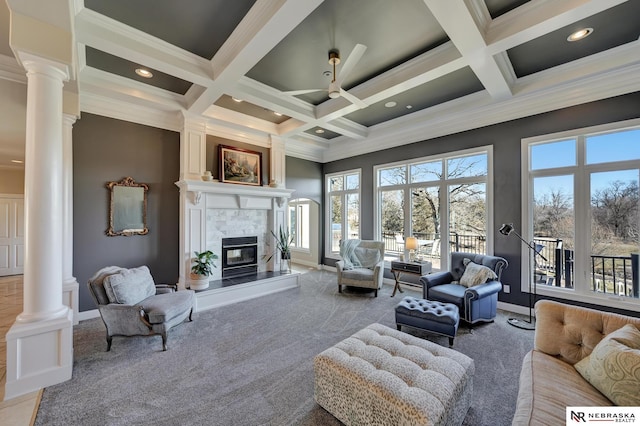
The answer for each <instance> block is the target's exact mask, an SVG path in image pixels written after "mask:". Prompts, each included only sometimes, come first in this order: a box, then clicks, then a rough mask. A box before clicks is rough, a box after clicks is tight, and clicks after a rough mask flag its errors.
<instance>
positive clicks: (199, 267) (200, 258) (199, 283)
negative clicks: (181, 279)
mask: <svg viewBox="0 0 640 426" xmlns="http://www.w3.org/2000/svg"><path fill="white" fill-rule="evenodd" d="M195 254H196V257H194V258H193V259H192V262H193V263H192V265H191V274H190V278H191V280H190V288H191V289H192V290H204V289H205V288H207V287H209V276H210V275H211V273H212V272H213V270H212V269H211V268H212V267H213V268H215V267H216V265H215V264H214V263H213V261H214V260H216V259H217V258H218V255H216V254H214V253H213V252H212V251H211V250H207V251H203V252H201V253H198V252H197V251H196V252H195Z"/></svg>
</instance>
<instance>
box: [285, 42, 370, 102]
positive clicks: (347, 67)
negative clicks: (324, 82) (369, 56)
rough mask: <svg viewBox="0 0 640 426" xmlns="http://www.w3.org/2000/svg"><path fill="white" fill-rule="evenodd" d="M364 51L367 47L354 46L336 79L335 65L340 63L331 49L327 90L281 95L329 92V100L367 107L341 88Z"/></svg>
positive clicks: (336, 53) (334, 51)
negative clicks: (330, 70) (331, 67)
mask: <svg viewBox="0 0 640 426" xmlns="http://www.w3.org/2000/svg"><path fill="white" fill-rule="evenodd" d="M366 50H367V46H365V45H364V44H356V47H354V48H353V50H352V51H351V54H350V55H349V56H348V57H347V59H346V60H345V61H344V64H343V65H342V67H341V68H340V73H339V74H338V75H337V77H336V65H338V64H339V63H340V51H339V50H338V49H331V50H330V51H329V63H330V64H331V65H333V74H332V79H331V83H329V88H328V89H304V90H292V91H287V92H283V93H286V94H288V95H304V94H306V93H313V92H329V97H330V98H331V99H335V98H338V97H340V96H342V97H343V98H345V99H346V100H348V101H349V102H351V103H352V104H355V105H358V106H359V107H360V108H366V107H368V106H369V105H367V103H365V102H364V101H362V100H361V99H358V98H357V97H355V96H353V95H352V94H351V93H349V92H347V91H346V90H344V89H343V88H342V81H344V80H345V79H346V78H347V76H348V75H349V73H350V72H351V71H353V69H354V68H355V66H356V64H357V63H358V61H360V59H361V58H362V55H364V52H365V51H366Z"/></svg>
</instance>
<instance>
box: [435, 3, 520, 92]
mask: <svg viewBox="0 0 640 426" xmlns="http://www.w3.org/2000/svg"><path fill="white" fill-rule="evenodd" d="M424 3H425V4H426V5H427V7H428V8H429V10H431V13H432V14H433V15H434V16H435V18H436V19H437V20H438V23H439V24H440V25H441V26H442V28H443V29H444V31H445V32H446V33H447V35H448V36H449V38H450V39H451V41H452V42H453V44H454V45H455V46H456V48H457V49H458V50H459V51H460V53H461V54H462V56H463V57H464V58H465V60H466V61H467V63H468V64H469V66H470V67H471V69H472V70H473V72H474V73H475V74H476V76H477V77H478V79H479V80H480V82H481V83H482V85H483V86H484V87H485V89H487V91H488V92H489V94H491V96H492V97H494V98H496V99H505V98H509V97H510V96H511V95H512V93H511V87H510V85H509V81H508V75H505V71H504V70H503V69H502V68H501V67H500V65H499V64H498V62H497V61H496V60H495V59H494V58H493V55H492V54H491V52H490V51H489V49H488V48H487V44H486V43H485V39H484V31H482V30H481V29H480V28H479V27H478V23H477V22H476V20H475V19H474V16H475V15H474V14H472V12H471V11H469V9H468V8H467V5H466V4H465V1H464V0H449V1H441V0H424Z"/></svg>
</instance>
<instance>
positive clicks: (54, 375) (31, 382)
mask: <svg viewBox="0 0 640 426" xmlns="http://www.w3.org/2000/svg"><path fill="white" fill-rule="evenodd" d="M6 340H7V383H6V385H5V396H4V399H5V400H9V399H12V398H16V397H18V396H21V395H25V394H27V393H31V392H34V391H37V390H39V389H41V388H43V387H46V386H51V385H55V384H57V383H61V382H64V381H67V380H69V379H71V372H72V370H73V312H72V311H71V310H68V312H67V315H66V316H65V317H62V318H56V319H52V320H45V321H37V322H30V323H17V322H16V323H14V324H13V325H12V326H11V328H10V329H9V332H8V333H7V336H6Z"/></svg>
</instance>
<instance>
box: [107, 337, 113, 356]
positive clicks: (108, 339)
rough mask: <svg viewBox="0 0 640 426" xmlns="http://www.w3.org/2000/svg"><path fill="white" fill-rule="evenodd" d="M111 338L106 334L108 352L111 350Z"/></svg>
mask: <svg viewBox="0 0 640 426" xmlns="http://www.w3.org/2000/svg"><path fill="white" fill-rule="evenodd" d="M112 340H113V337H111V336H109V335H108V334H107V352H109V351H110V350H111V341H112Z"/></svg>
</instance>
